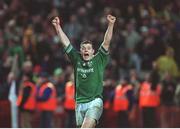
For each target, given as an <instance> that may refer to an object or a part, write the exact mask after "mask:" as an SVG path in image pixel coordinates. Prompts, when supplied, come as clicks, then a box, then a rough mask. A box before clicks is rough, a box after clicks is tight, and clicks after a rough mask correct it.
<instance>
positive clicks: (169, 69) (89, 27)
mask: <svg viewBox="0 0 180 129" xmlns="http://www.w3.org/2000/svg"><path fill="white" fill-rule="evenodd" d="M107 14H113V15H115V16H116V17H117V22H116V25H115V29H114V35H113V39H112V42H111V48H110V55H111V60H110V62H109V64H108V66H107V69H106V72H105V88H104V89H105V90H104V91H105V92H104V94H106V95H105V96H106V97H105V98H104V99H108V97H110V96H111V95H110V92H111V91H113V90H114V87H115V86H116V85H117V83H119V81H120V80H121V79H122V78H124V77H128V78H129V80H131V78H135V81H136V82H138V83H140V82H142V81H143V80H144V79H145V76H146V74H148V73H149V72H150V71H152V69H153V68H154V67H155V66H157V65H158V68H159V73H160V78H161V81H163V80H166V76H170V78H171V81H172V82H173V84H174V85H173V87H172V90H170V92H165V93H164V96H166V97H167V98H165V102H164V101H162V102H161V104H163V103H166V100H167V101H170V102H172V103H171V104H170V106H171V108H172V110H171V111H170V115H171V117H172V118H173V120H172V123H171V126H170V127H180V123H179V122H178V121H180V120H179V118H180V109H179V105H180V97H179V96H178V95H179V94H180V93H179V92H180V91H179V86H180V81H179V77H180V72H179V67H180V43H179V42H180V1H179V0H74V1H71V0H1V1H0V127H11V116H10V103H9V101H8V95H9V89H10V88H9V87H8V86H7V85H6V83H7V82H8V74H9V73H10V70H11V67H12V66H13V63H12V62H13V59H14V56H15V55H18V58H17V59H18V65H17V66H16V71H17V76H16V79H17V81H20V75H21V73H22V72H23V71H26V70H27V71H28V70H29V71H32V72H33V75H34V78H36V74H38V73H39V72H40V71H46V72H48V73H49V75H50V77H53V76H54V73H55V71H56V70H57V69H59V68H60V69H61V70H62V71H63V73H62V74H61V76H60V80H61V85H59V86H57V93H58V98H62V97H63V96H64V84H65V82H67V78H68V77H69V76H70V74H71V73H72V67H71V65H70V62H69V60H68V59H67V58H66V56H64V52H63V49H62V46H61V45H59V44H58V43H59V39H58V38H57V37H56V34H55V31H54V29H53V28H52V25H51V19H52V17H53V16H60V19H61V25H62V26H63V30H64V31H65V33H66V34H67V35H68V37H69V38H70V40H71V43H72V44H73V46H74V47H76V48H77V49H79V43H80V42H81V41H83V40H85V39H89V40H91V41H93V42H94V46H95V49H96V50H97V49H98V47H99V45H100V43H101V42H102V40H103V36H104V32H105V30H106V27H107V25H106V15H107ZM167 51H168V52H170V53H171V55H172V58H171V59H168V58H167V60H166V61H165V63H164V62H163V61H162V60H160V57H162V56H164V57H166V56H167V55H166V54H165V53H167ZM161 61H162V62H161ZM162 64H163V65H162ZM167 74H168V75H167ZM131 83H132V82H131ZM17 92H18V85H17ZM178 93H179V94H178ZM169 94H170V95H169ZM137 96H138V95H135V96H134V97H135V98H137ZM164 96H161V97H162V99H164ZM137 100H138V99H137ZM166 106H167V107H168V106H169V105H166ZM60 108H62V109H60V112H61V113H62V114H61V113H60V115H59V116H58V115H55V117H54V119H56V122H55V127H64V124H63V119H64V118H65V114H64V112H63V107H60ZM134 108H136V109H135V110H136V114H135V116H134V120H132V121H131V122H132V123H131V124H132V127H141V117H140V110H139V108H138V107H136V106H134ZM58 111H59V110H58ZM161 111H162V110H161V106H160V107H159V110H158V112H157V113H158V114H159V115H157V116H158V117H159V118H158V120H159V122H158V127H162V126H163V125H162V123H161V117H160V116H161ZM34 117H35V119H34V120H33V125H34V127H37V126H38V113H37V114H36V115H35V116H34ZM59 119H60V120H59ZM102 119H103V122H102V123H100V125H99V126H100V127H117V125H116V114H115V113H114V112H113V111H112V110H109V111H108V113H107V114H106V115H103V116H102ZM58 120H59V121H61V122H62V123H61V124H59V123H60V122H59V121H58Z"/></svg>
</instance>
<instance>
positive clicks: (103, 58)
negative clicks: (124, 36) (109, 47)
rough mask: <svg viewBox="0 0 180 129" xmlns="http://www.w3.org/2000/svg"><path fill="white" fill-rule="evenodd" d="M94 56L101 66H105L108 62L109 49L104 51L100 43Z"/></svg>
mask: <svg viewBox="0 0 180 129" xmlns="http://www.w3.org/2000/svg"><path fill="white" fill-rule="evenodd" d="M96 56H97V58H98V61H99V62H100V63H101V64H102V66H103V67H105V66H106V65H107V64H108V61H109V51H106V50H105V49H104V47H103V46H102V45H101V46H100V48H99V50H98V53H97V55H96Z"/></svg>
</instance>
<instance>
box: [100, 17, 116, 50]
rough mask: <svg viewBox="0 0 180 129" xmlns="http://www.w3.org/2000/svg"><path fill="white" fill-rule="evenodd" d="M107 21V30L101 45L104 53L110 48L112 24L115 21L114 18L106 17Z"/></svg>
mask: <svg viewBox="0 0 180 129" xmlns="http://www.w3.org/2000/svg"><path fill="white" fill-rule="evenodd" d="M107 21H108V28H107V30H106V33H105V35H104V41H103V43H102V46H103V48H104V49H105V50H106V51H108V50H109V46H110V42H111V39H112V35H113V28H114V23H115V21H116V17H114V16H112V15H107Z"/></svg>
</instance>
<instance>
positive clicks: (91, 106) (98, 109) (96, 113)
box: [76, 98, 103, 126]
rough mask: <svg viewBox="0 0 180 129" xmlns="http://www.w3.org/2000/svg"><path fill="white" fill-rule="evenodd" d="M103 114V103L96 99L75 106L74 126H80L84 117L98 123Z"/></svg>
mask: <svg viewBox="0 0 180 129" xmlns="http://www.w3.org/2000/svg"><path fill="white" fill-rule="evenodd" d="M102 112H103V101H102V99H101V98H96V99H94V100H92V101H90V102H88V103H81V104H77V105H76V125H77V126H81V125H82V123H83V120H84V118H85V117H89V118H93V119H95V120H96V122H97V123H98V121H99V118H100V117H101V114H102Z"/></svg>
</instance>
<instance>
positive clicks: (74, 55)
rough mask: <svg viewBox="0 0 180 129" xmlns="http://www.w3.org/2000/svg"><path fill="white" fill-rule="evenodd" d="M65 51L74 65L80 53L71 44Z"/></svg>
mask: <svg viewBox="0 0 180 129" xmlns="http://www.w3.org/2000/svg"><path fill="white" fill-rule="evenodd" d="M64 51H65V53H66V54H67V56H68V57H69V59H70V61H71V62H72V63H73V64H74V63H75V62H76V61H77V59H78V57H79V52H78V51H77V50H76V49H74V47H73V46H72V45H71V44H69V45H68V46H67V47H66V48H65V49H64Z"/></svg>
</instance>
